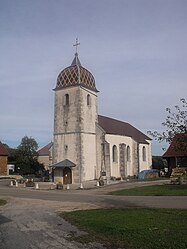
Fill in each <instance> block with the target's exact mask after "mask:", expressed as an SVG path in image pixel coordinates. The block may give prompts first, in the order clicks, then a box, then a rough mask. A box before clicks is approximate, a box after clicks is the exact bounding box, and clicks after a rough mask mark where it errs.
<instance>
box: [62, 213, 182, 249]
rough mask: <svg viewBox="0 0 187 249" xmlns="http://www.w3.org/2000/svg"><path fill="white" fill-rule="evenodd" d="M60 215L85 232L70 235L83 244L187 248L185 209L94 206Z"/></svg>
mask: <svg viewBox="0 0 187 249" xmlns="http://www.w3.org/2000/svg"><path fill="white" fill-rule="evenodd" d="M62 217H63V218H65V219H66V220H68V221H69V222H71V223H72V224H75V225H77V226H78V227H79V228H81V229H82V230H84V231H87V232H88V234H87V235H82V236H81V237H75V236H73V237H72V239H73V240H78V241H80V242H83V243H86V242H89V241H97V242H101V243H103V244H104V245H105V246H107V248H112V249H115V248H125V249H185V248H187V234H186V231H187V210H178V209H97V210H86V211H74V212H67V213H62Z"/></svg>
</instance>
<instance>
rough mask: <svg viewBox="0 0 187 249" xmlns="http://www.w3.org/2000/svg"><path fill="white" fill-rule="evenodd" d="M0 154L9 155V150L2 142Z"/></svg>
mask: <svg viewBox="0 0 187 249" xmlns="http://www.w3.org/2000/svg"><path fill="white" fill-rule="evenodd" d="M0 156H8V150H7V148H6V147H5V146H4V145H3V144H2V143H0Z"/></svg>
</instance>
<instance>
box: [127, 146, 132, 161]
mask: <svg viewBox="0 0 187 249" xmlns="http://www.w3.org/2000/svg"><path fill="white" fill-rule="evenodd" d="M130 160H131V149H130V147H129V146H127V162H130Z"/></svg>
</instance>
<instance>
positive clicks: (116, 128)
mask: <svg viewBox="0 0 187 249" xmlns="http://www.w3.org/2000/svg"><path fill="white" fill-rule="evenodd" d="M98 123H99V125H100V126H101V127H102V128H103V129H104V130H105V132H106V133H107V134H114V135H121V136H128V137H132V138H133V139H134V140H135V141H136V142H138V143H143V144H148V142H147V141H146V140H151V139H150V138H149V137H148V136H146V135H145V134H144V133H142V132H141V131H139V130H138V129H136V128H135V127H133V126H132V125H130V124H129V123H126V122H123V121H119V120H116V119H113V118H108V117H104V116H100V115H99V116H98Z"/></svg>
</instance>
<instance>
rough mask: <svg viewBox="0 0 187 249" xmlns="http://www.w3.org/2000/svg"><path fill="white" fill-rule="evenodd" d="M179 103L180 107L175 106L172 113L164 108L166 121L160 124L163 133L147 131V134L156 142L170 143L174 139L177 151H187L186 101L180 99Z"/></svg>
mask: <svg viewBox="0 0 187 249" xmlns="http://www.w3.org/2000/svg"><path fill="white" fill-rule="evenodd" d="M180 102H181V103H180V104H181V106H178V105H176V106H175V107H174V108H175V109H174V111H173V110H171V109H170V108H166V112H167V113H168V114H167V117H166V120H165V121H164V122H163V123H162V126H164V127H165V131H164V132H162V133H160V132H157V131H153V132H152V131H148V134H149V135H151V136H152V137H154V138H155V139H156V140H157V141H158V142H163V141H166V142H168V143H171V142H172V141H173V139H175V144H178V146H179V148H178V149H180V150H187V110H186V108H187V101H186V100H185V99H184V98H182V99H180ZM181 145H182V147H181ZM176 149H177V148H176Z"/></svg>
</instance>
